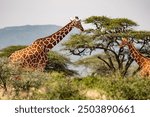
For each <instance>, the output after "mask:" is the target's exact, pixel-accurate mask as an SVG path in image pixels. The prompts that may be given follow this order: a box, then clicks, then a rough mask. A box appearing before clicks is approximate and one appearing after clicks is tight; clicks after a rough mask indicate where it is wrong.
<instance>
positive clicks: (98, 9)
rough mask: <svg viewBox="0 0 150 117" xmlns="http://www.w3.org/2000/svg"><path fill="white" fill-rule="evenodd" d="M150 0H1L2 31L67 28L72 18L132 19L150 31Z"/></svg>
mask: <svg viewBox="0 0 150 117" xmlns="http://www.w3.org/2000/svg"><path fill="white" fill-rule="evenodd" d="M149 5H150V0H0V28H3V27H7V26H20V25H35V24H56V25H61V26H64V25H65V24H66V23H68V21H69V18H70V17H72V16H76V15H77V16H79V17H80V18H81V19H85V18H87V17H89V16H93V15H97V16H102V15H104V16H108V17H111V18H118V17H120V18H123V17H125V18H129V19H131V20H133V21H135V22H137V23H138V24H139V25H140V26H139V27H138V28H139V29H142V30H150V15H149V11H150V7H149Z"/></svg>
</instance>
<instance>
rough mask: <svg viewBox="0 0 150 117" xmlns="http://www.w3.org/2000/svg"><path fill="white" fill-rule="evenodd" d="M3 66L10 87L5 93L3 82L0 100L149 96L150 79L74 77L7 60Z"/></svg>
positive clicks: (2, 75) (2, 63) (0, 74)
mask: <svg viewBox="0 0 150 117" xmlns="http://www.w3.org/2000/svg"><path fill="white" fill-rule="evenodd" d="M5 65H6V67H4V66H5ZM1 66H3V67H1ZM0 67H1V68H0V69H1V71H5V72H0V76H1V79H4V80H3V81H5V84H6V87H7V92H6V90H4V89H2V88H5V87H4V86H3V82H0V86H1V88H0V99H40V100H43V99H44V100H45V99H50V100H51V99H62V100H66V99H130V100H132V99H138V100H139V99H150V93H149V92H150V80H149V79H142V78H138V77H134V78H125V79H122V78H121V77H119V76H112V75H111V76H107V77H106V76H87V77H84V78H76V77H72V78H71V77H70V76H66V75H65V74H64V73H63V72H59V73H58V72H51V73H48V72H40V71H27V70H24V69H21V68H17V67H14V66H11V65H7V64H6V62H5V61H4V60H3V61H2V62H1V63H0ZM110 77H111V78H110ZM2 91H3V92H4V93H3V95H2Z"/></svg>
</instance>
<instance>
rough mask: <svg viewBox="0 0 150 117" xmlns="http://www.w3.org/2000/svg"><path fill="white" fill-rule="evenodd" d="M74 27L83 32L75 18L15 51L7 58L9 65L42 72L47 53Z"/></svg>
mask: <svg viewBox="0 0 150 117" xmlns="http://www.w3.org/2000/svg"><path fill="white" fill-rule="evenodd" d="M74 27H76V28H78V29H80V30H81V31H84V28H83V27H82V25H81V20H80V19H79V18H78V17H77V16H76V17H74V18H73V19H71V21H70V22H69V23H68V24H67V25H66V26H64V27H63V28H61V29H60V30H58V31H57V32H55V33H54V34H52V35H50V36H47V37H44V38H39V39H37V40H35V41H34V42H33V43H32V44H31V45H29V46H28V47H26V48H24V49H21V50H18V51H15V52H14V53H12V54H11V55H10V57H9V60H10V63H17V64H19V65H21V66H22V67H25V68H31V69H40V70H42V71H43V70H44V69H45V67H46V64H47V62H48V57H47V53H48V52H49V50H50V49H52V48H53V47H54V46H55V45H56V44H58V43H59V42H60V41H61V40H62V39H63V38H64V37H65V36H66V35H67V34H68V33H69V32H70V31H71V30H72V29H73V28H74Z"/></svg>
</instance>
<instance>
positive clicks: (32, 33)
mask: <svg viewBox="0 0 150 117" xmlns="http://www.w3.org/2000/svg"><path fill="white" fill-rule="evenodd" d="M60 28H61V26H57V25H25V26H13V27H6V28H2V29H0V49H2V48H4V47H7V46H10V45H29V44H31V43H32V42H33V41H35V40H36V39H38V38H40V37H45V36H48V35H51V34H52V33H54V32H56V31H57V30H59V29H60ZM75 32H77V31H76V30H73V31H72V32H71V33H75ZM71 33H70V34H71ZM67 37H68V36H67ZM59 45H60V44H59ZM59 45H58V46H59Z"/></svg>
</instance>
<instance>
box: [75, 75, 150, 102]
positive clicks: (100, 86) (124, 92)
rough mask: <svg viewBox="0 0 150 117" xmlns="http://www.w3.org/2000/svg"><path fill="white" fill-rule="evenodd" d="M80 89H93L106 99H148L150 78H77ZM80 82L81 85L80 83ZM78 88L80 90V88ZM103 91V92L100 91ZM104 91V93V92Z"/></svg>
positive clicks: (149, 95) (149, 96)
mask: <svg viewBox="0 0 150 117" xmlns="http://www.w3.org/2000/svg"><path fill="white" fill-rule="evenodd" d="M77 83H78V84H79V87H80V88H82V89H85V88H87V89H95V90H97V91H98V92H99V93H103V94H105V95H106V97H105V98H106V99H123V100H124V99H126V100H146V99H150V93H149V90H150V80H147V79H139V78H126V79H122V78H119V77H118V78H116V77H114V78H112V77H111V78H108V77H86V78H83V79H82V80H81V79H80V80H77ZM81 84H82V85H81ZM82 89H80V90H82ZM102 91H103V92H102ZM104 92H105V93H104Z"/></svg>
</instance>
